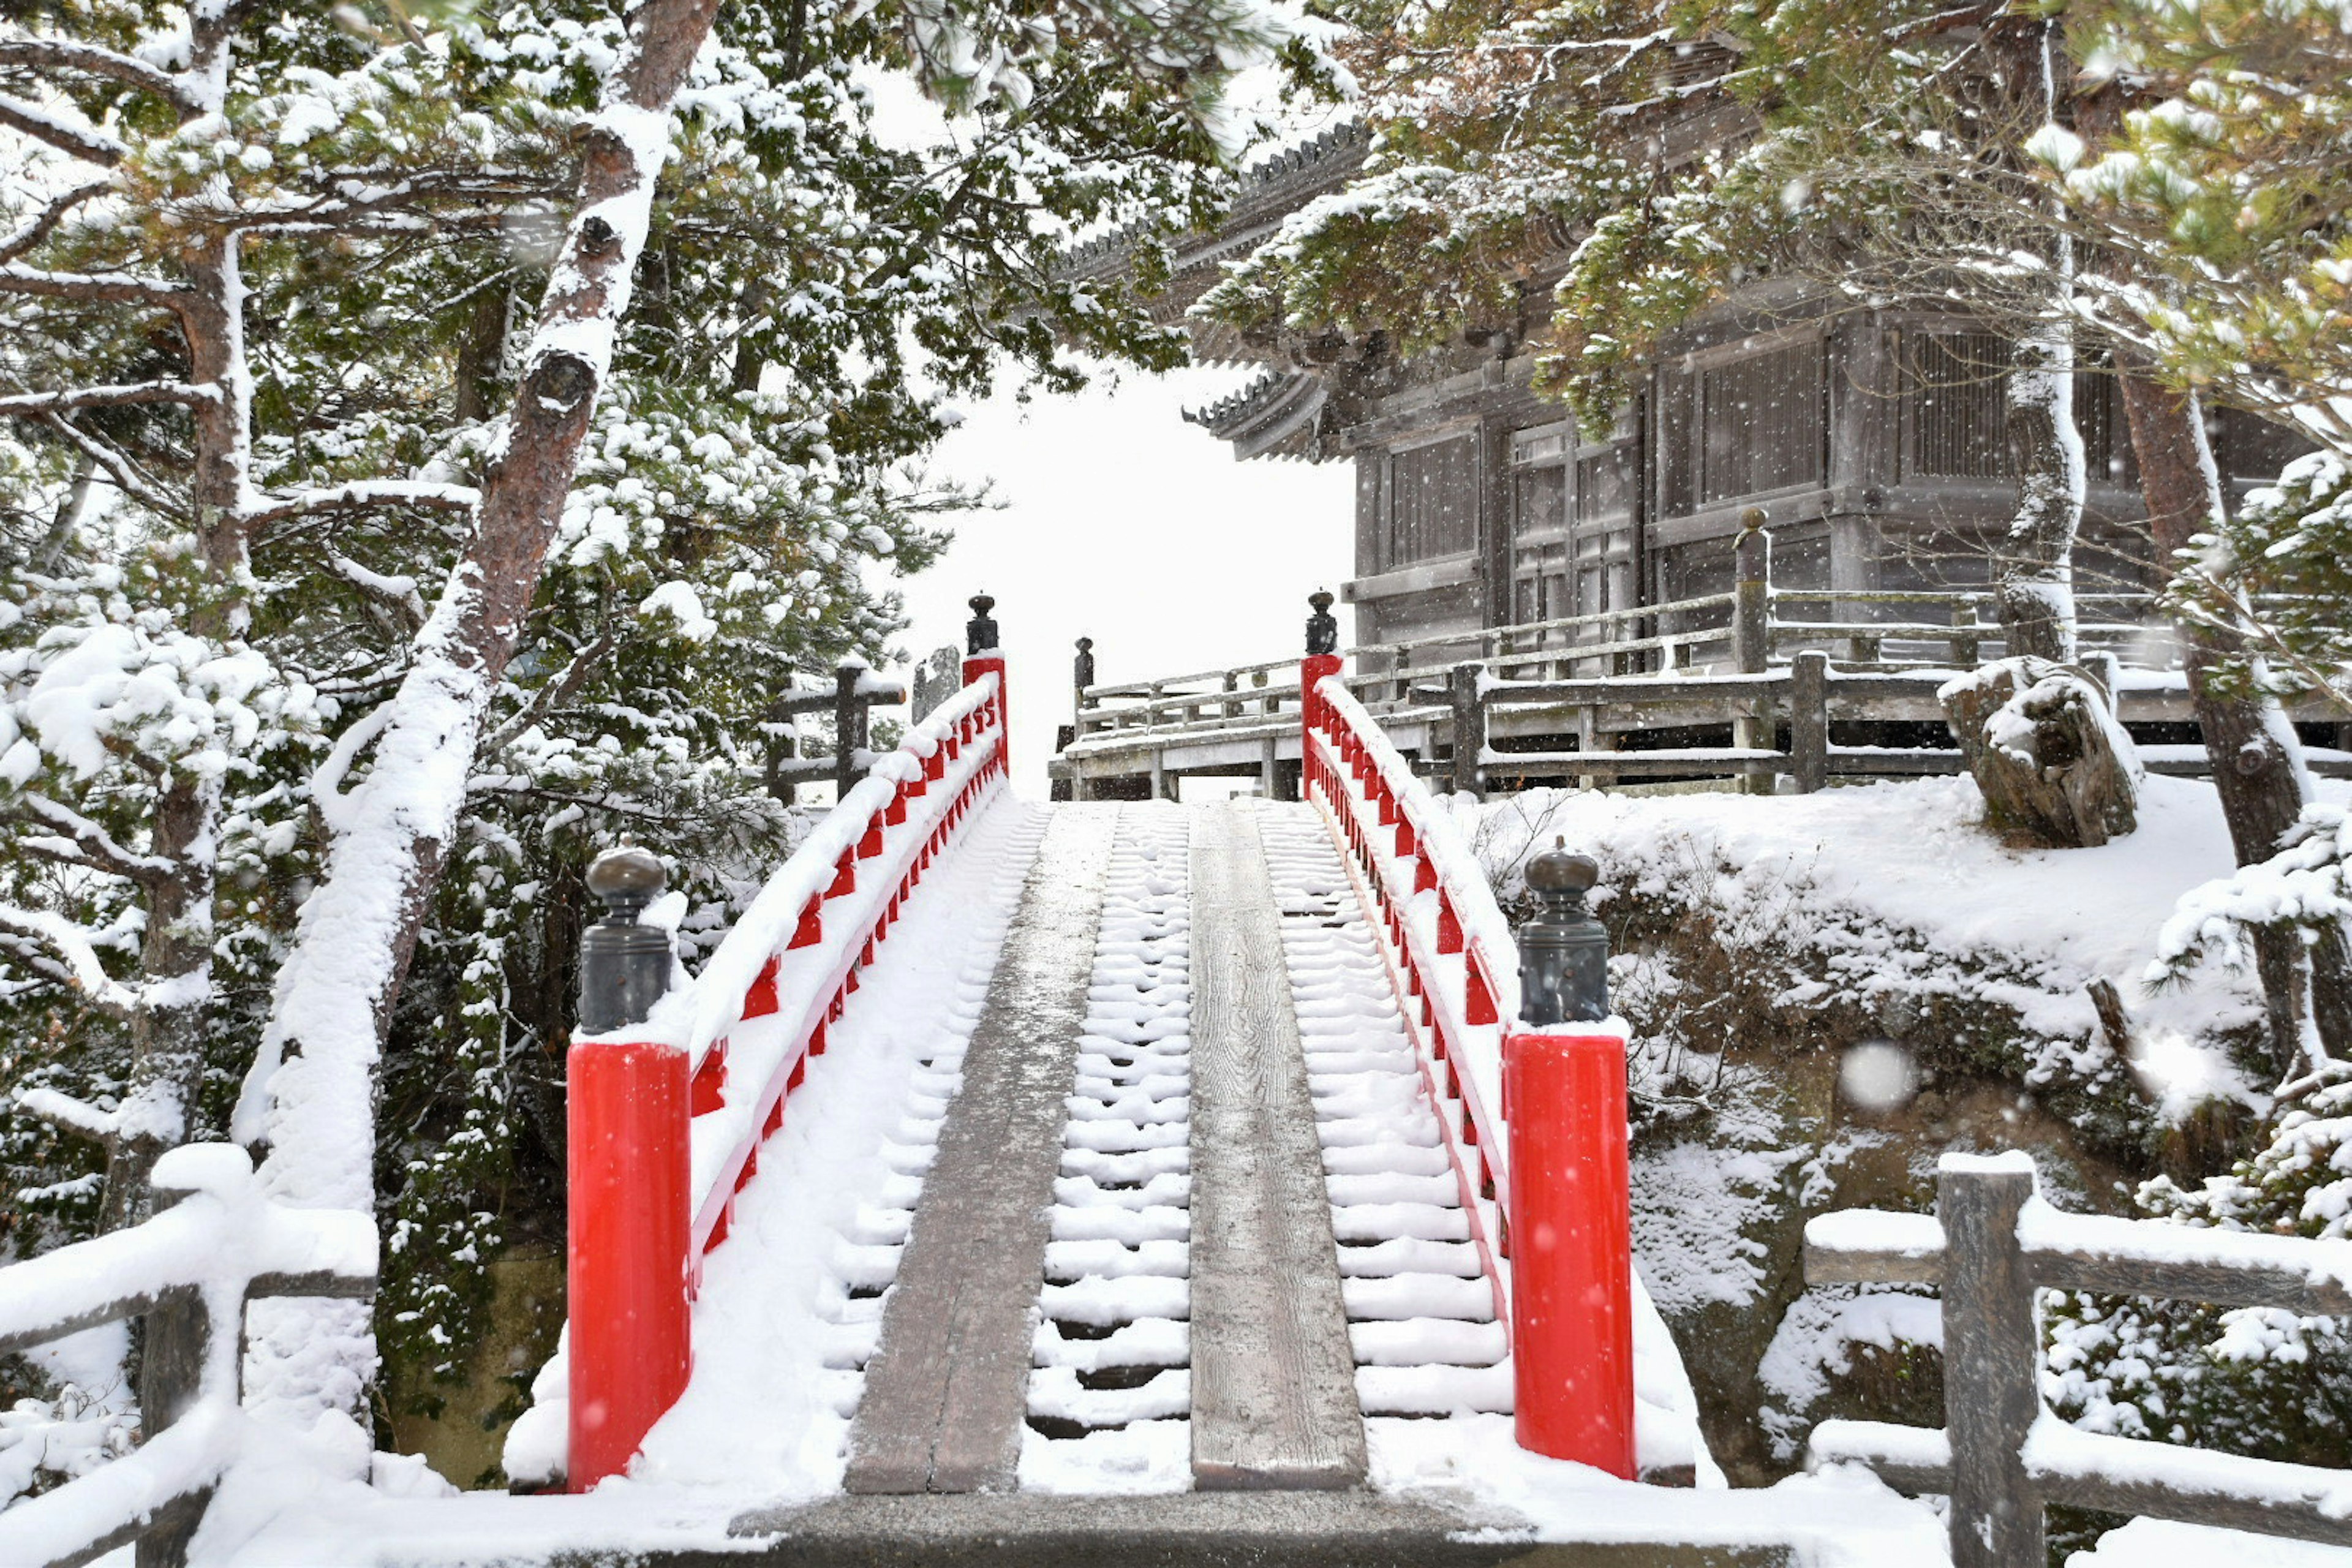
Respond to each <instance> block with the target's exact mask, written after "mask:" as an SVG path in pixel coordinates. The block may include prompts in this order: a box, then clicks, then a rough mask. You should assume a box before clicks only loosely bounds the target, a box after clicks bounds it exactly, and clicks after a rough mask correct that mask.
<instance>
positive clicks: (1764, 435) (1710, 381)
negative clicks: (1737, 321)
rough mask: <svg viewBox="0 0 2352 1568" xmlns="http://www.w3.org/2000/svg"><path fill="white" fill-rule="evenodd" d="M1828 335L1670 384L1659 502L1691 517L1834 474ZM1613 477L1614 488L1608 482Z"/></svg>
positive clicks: (1661, 406)
mask: <svg viewBox="0 0 2352 1568" xmlns="http://www.w3.org/2000/svg"><path fill="white" fill-rule="evenodd" d="M1825 353H1826V350H1825V348H1824V347H1823V345H1822V342H1820V341H1819V340H1818V339H1815V340H1809V341H1805V342H1794V343H1789V344H1786V345H1784V346H1781V347H1778V348H1769V349H1766V350H1764V351H1762V352H1761V353H1749V354H1744V355H1742V356H1741V357H1739V358H1738V359H1734V360H1727V361H1725V362H1723V363H1717V364H1713V365H1708V366H1706V367H1705V368H1703V369H1700V370H1698V371H1696V372H1692V371H1688V370H1684V369H1680V368H1676V369H1672V370H1669V371H1668V372H1667V373H1666V374H1664V376H1663V377H1662V378H1661V381H1660V385H1659V400H1658V414H1659V420H1658V444H1659V462H1660V465H1661V473H1660V476H1659V495H1658V500H1659V503H1660V505H1661V507H1662V509H1663V510H1664V515H1666V516H1668V517H1681V516H1686V515H1688V514H1689V513H1691V512H1693V511H1696V510H1699V509H1700V508H1702V507H1708V506H1717V505H1721V504H1723V503H1725V502H1727V501H1735V500H1740V499H1742V498H1744V497H1747V496H1754V495H1765V494H1769V493H1770V492H1772V491H1774V490H1783V489H1791V488H1793V487H1795V486H1799V485H1811V484H1819V483H1821V482H1822V475H1823V474H1824V473H1825V472H1826V471H1827V467H1828V454H1827V440H1828V434H1829V408H1828V401H1827V398H1828V381H1827V377H1826V376H1825V375H1824V374H1822V367H1823V363H1824V358H1823V356H1824V354H1825ZM1595 477H1596V479H1602V480H1603V489H1604V493H1605V490H1606V479H1605V476H1604V475H1601V474H1596V476H1595Z"/></svg>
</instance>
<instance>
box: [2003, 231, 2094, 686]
mask: <svg viewBox="0 0 2352 1568" xmlns="http://www.w3.org/2000/svg"><path fill="white" fill-rule="evenodd" d="M2061 248H2062V249H2063V248H2064V246H2063V241H2062V242H2061ZM2014 354H2015V359H2014V361H2013V363H2012V366H2011V370H2010V373H2009V414H2008V419H2007V424H2006V434H2007V436H2008V439H2009V453H2010V461H2011V467H2012V468H2015V470H2016V472H2017V512H2016V515H2015V516H2014V518H2012V519H2011V522H2010V525H2009V533H2008V535H2007V537H2006V538H2004V539H2003V540H2002V541H2001V550H2000V574H1999V579H1998V583H1997V585H1996V588H1995V595H1994V596H1995V600H1996V602H1997V603H1998V605H2000V624H2001V629H2002V632H2003V634H2004V637H2006V640H2007V641H2008V644H2009V653H2010V657H2011V658H2017V657H2018V656H2020V655H2030V656H2032V657H2033V658H2046V659H2048V660H2050V661H2051V662H2052V663H2053V664H2073V663H2074V658H2075V651H2074V535H2075V533H2076V531H2078V530H2079V529H2080V528H2081V526H2082V521H2083V488H2084V466H2083V437H2082V433H2081V432H2080V431H2078V430H2077V429H2075V427H2074V328H2073V327H2072V326H2071V325H2069V324H2067V323H2064V322H2053V323H2049V324H2047V325H2045V326H2042V327H2041V328H2038V329H2036V330H2035V331H2033V332H2032V333H2030V334H2029V335H2027V336H2025V337H2022V338H2021V339H2019V340H2018V342H2017V344H2016V346H2015V349H2014Z"/></svg>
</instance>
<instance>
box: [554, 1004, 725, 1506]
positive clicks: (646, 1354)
mask: <svg viewBox="0 0 2352 1568" xmlns="http://www.w3.org/2000/svg"><path fill="white" fill-rule="evenodd" d="M565 1094H566V1099H567V1100H568V1102H569V1104H568V1119H569V1123H570V1142H571V1148H570V1152H569V1156H568V1158H569V1163H570V1166H571V1194H570V1207H571V1215H570V1219H569V1229H570V1237H569V1241H570V1250H571V1281H570V1293H571V1302H570V1308H571V1315H572V1430H571V1456H570V1458H569V1461H568V1463H567V1465H566V1467H565V1484H566V1485H567V1486H568V1487H569V1488H570V1489H572V1491H575V1492H583V1491H586V1490H587V1489H589V1488H590V1487H593V1486H594V1485H595V1484H596V1483H597V1482H598V1481H601V1480H603V1479H605V1478H606V1477H607V1476H615V1475H619V1474H620V1473H621V1472H622V1471H623V1470H625V1469H626V1468H628V1464H629V1458H630V1457H631V1456H632V1455H634V1454H635V1452H636V1451H637V1447H638V1445H639V1444H641V1443H642V1442H644V1440H645V1436H646V1433H647V1432H648V1431H650V1430H652V1428H653V1424H654V1423H655V1421H656V1420H658V1419H659V1418H660V1416H661V1415H662V1413H663V1412H664V1411H666V1410H667V1409H668V1408H669V1407H670V1406H671V1405H674V1404H676V1403H677V1397H678V1395H679V1394H683V1393H684V1392H685V1391H686V1378H687V1373H688V1369H689V1368H690V1367H691V1366H692V1365H693V1360H694V1355H693V1349H692V1341H691V1338H690V1334H691V1330H690V1327H689V1322H690V1320H689V1318H688V1284H689V1277H690V1273H691V1268H692V1258H691V1253H692V1251H693V1245H692V1241H691V1237H690V1233H691V1230H692V1226H693V1217H692V1215H690V1214H689V1212H688V1204H689V1194H688V1188H689V1185H690V1183H691V1181H692V1173H691V1170H690V1168H689V1165H688V1144H687V1094H688V1090H687V1071H686V1053H685V1052H684V1051H682V1050H680V1049H678V1048H677V1047H675V1046H657V1045H643V1044H614V1043H606V1042H604V1041H587V1042H583V1043H581V1044H578V1045H575V1046H573V1047H572V1050H571V1055H570V1064H569V1070H568V1075H567V1083H566V1089H565Z"/></svg>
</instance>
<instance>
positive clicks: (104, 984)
mask: <svg viewBox="0 0 2352 1568" xmlns="http://www.w3.org/2000/svg"><path fill="white" fill-rule="evenodd" d="M0 931H8V932H10V933H12V934H14V935H16V936H21V937H26V938H29V939H30V940H32V941H35V942H41V943H43V944H45V945H46V946H47V948H48V949H49V951H51V952H54V953H56V954H57V955H58V957H59V958H61V959H63V960H64V961H65V963H66V967H67V969H68V971H70V972H71V973H72V975H73V985H74V988H75V989H76V990H78V991H79V992H80V993H81V994H83V996H84V997H86V998H87V999H88V1000H89V1004H90V1005H92V1006H94V1007H96V1008H98V1009H99V1010H100V1011H101V1012H105V1013H110V1014H111V1015H113V1016H116V1017H118V1018H127V1017H129V1016H131V1014H132V1012H133V1011H135V1010H136V1008H137V1006H138V1001H139V999H138V996H137V995H136V994H134V993H133V992H132V991H131V988H130V987H129V986H127V985H124V984H122V983H121V982H120V981H118V980H116V979H114V978H113V977H112V976H111V975H110V974H108V973H106V966H105V965H104V964H102V963H100V962H99V960H98V949H97V947H96V946H94V945H93V944H92V943H91V942H90V940H89V931H86V930H84V929H83V928H82V927H81V926H79V925H77V924H76V923H75V922H73V921H69V920H68V919H66V918H65V917H64V916H63V915H60V914H55V913H52V912H51V911H49V910H27V909H22V908H19V907H18V906H16V905H14V904H0Z"/></svg>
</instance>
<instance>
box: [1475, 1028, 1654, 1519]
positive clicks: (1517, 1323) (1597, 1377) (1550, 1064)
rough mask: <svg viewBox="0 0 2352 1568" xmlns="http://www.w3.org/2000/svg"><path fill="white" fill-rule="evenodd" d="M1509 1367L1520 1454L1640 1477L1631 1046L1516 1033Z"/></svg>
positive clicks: (1507, 1078)
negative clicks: (1628, 1075)
mask: <svg viewBox="0 0 2352 1568" xmlns="http://www.w3.org/2000/svg"><path fill="white" fill-rule="evenodd" d="M1503 1085H1504V1088H1503V1093H1504V1098H1505V1100H1506V1102H1507V1104H1508V1105H1509V1106H1510V1117H1511V1159H1510V1185H1511V1193H1510V1199H1511V1201H1510V1215H1511V1252H1512V1258H1511V1361H1512V1368H1513V1373H1514V1380H1515V1384H1516V1392H1517V1411H1518V1416H1517V1421H1518V1441H1519V1447H1523V1448H1528V1449H1530V1450H1532V1451H1534V1452H1536V1453H1538V1454H1543V1455H1547V1456H1549V1457H1550V1458H1555V1459H1574V1460H1576V1461H1578V1462H1579V1463H1580V1464H1587V1465H1591V1466H1594V1467H1596V1468H1600V1469H1603V1470H1607V1471H1608V1472H1609V1473H1610V1474H1612V1475H1614V1476H1622V1477H1623V1478H1624V1479H1627V1480H1631V1479H1633V1224H1632V1205H1631V1194H1630V1189H1629V1185H1628V1179H1627V1173H1626V1163H1625V1160H1626V1156H1625V1042H1624V1041H1623V1040H1622V1039H1620V1038H1618V1037H1616V1036H1614V1035H1553V1034H1545V1035H1535V1034H1513V1035H1511V1036H1510V1037H1507V1039H1506V1040H1505V1042H1504V1045H1503Z"/></svg>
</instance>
